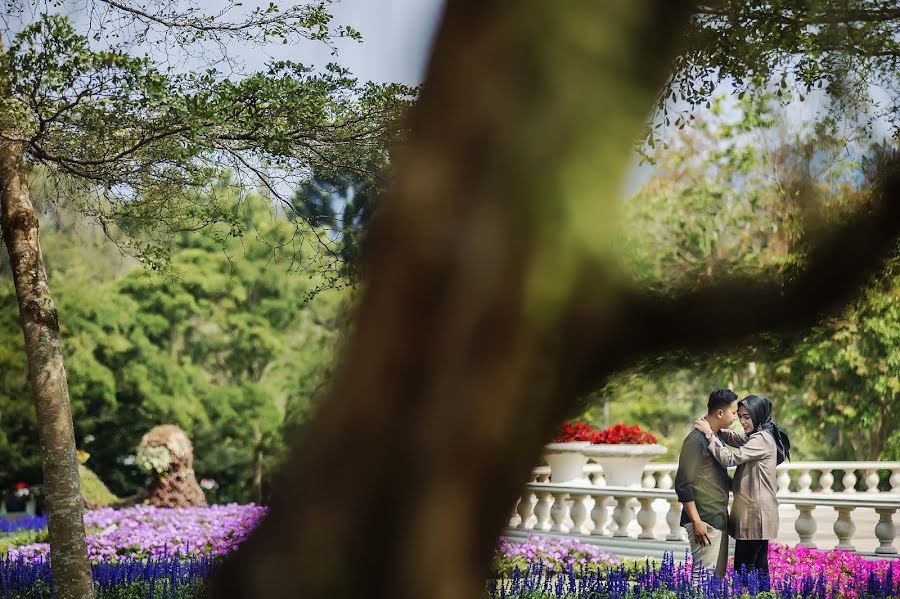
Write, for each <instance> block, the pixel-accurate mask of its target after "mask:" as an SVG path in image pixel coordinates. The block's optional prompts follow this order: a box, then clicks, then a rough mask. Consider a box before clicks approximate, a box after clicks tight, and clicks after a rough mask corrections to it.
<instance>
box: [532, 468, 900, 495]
mask: <svg viewBox="0 0 900 599" xmlns="http://www.w3.org/2000/svg"><path fill="white" fill-rule="evenodd" d="M677 470H678V464H675V463H663V462H659V463H650V464H648V465H647V466H646V467H645V468H644V477H643V480H642V486H643V488H645V489H671V488H673V487H674V484H675V472H676V471H677ZM584 472H585V475H586V476H587V477H588V478H589V479H590V481H591V483H592V484H593V486H595V487H603V486H605V484H606V482H605V480H604V478H603V467H602V466H600V464H595V463H588V464H587V466H585V467H584ZM835 472H840V473H841V476H840V479H837V478H836V476H835ZM777 473H778V474H777V480H776V484H777V486H778V494H779V495H782V494H785V493H800V494H804V493H857V492H864V493H869V494H877V493H890V494H898V495H900V462H785V463H783V464H781V465H780V466H778V469H777ZM883 474H884V475H886V478H887V480H888V485H889V489H887V490H885V491H881V490H879V488H878V486H879V483H880V480H881V477H882V475H883ZM816 475H818V476H816ZM549 478H550V468H549V467H548V466H540V467H538V468H535V469H534V470H533V476H532V482H548V481H549ZM836 480H840V488H839V489H836V488H835V481H836ZM860 481H862V485H859V482H860ZM814 482H815V483H816V484H815V485H814V484H813V483H814ZM857 486H862V487H864V488H863V489H859V490H858V489H857Z"/></svg>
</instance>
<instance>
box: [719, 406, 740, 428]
mask: <svg viewBox="0 0 900 599" xmlns="http://www.w3.org/2000/svg"><path fill="white" fill-rule="evenodd" d="M737 417H738V402H737V400H734V401H733V402H731V403H730V404H729V405H728V407H727V408H725V409H724V410H722V426H723V428H731V425H732V424H734V421H735V420H737Z"/></svg>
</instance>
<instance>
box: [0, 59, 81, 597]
mask: <svg viewBox="0 0 900 599" xmlns="http://www.w3.org/2000/svg"><path fill="white" fill-rule="evenodd" d="M0 51H2V48H0ZM0 185H2V189H0V194H2V195H0V204H2V206H0V208H2V212H0V226H2V230H3V240H4V242H5V244H6V249H7V251H8V252H9V259H10V264H11V267H12V273H13V280H14V282H15V285H16V299H17V302H18V304H19V320H20V322H21V324H22V331H23V333H24V335H25V352H26V355H27V360H28V381H29V383H30V384H31V395H32V398H33V399H34V406H35V411H36V414H37V424H38V435H39V438H40V444H41V459H42V463H43V472H44V490H45V493H46V506H47V516H48V518H49V529H50V546H51V548H52V554H51V567H52V570H53V592H54V596H55V597H58V598H59V599H90V598H91V597H93V596H94V586H93V582H92V580H91V571H90V565H89V562H88V557H87V545H86V544H85V533H84V520H83V518H82V514H83V510H84V502H83V500H82V498H81V489H80V484H79V479H78V461H77V459H76V458H75V433H74V430H73V426H72V410H71V406H70V405H69V389H68V385H67V383H66V371H65V368H64V366H63V356H62V351H61V347H60V340H59V323H58V320H57V313H56V306H55V304H54V303H53V299H52V298H51V297H50V287H49V286H48V284H47V274H46V272H45V271H44V262H43V258H42V256H41V247H40V244H39V242H38V218H37V215H36V214H35V211H34V206H33V205H32V203H31V194H30V192H29V190H28V182H27V180H26V177H25V172H24V168H23V164H22V146H21V144H18V143H13V142H7V143H3V144H2V145H0Z"/></svg>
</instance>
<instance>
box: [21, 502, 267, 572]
mask: <svg viewBox="0 0 900 599" xmlns="http://www.w3.org/2000/svg"><path fill="white" fill-rule="evenodd" d="M264 515H265V508H262V507H259V506H256V505H216V506H210V507H197V508H177V509H167V508H156V507H153V506H137V507H133V508H128V509H121V510H116V509H112V508H104V509H100V510H94V511H90V512H87V513H86V514H85V516H84V524H85V528H86V529H87V531H88V535H87V546H88V557H89V558H90V559H91V561H98V562H99V561H107V562H110V561H112V562H114V561H118V560H121V559H126V558H131V559H142V558H162V557H167V556H175V555H180V556H189V555H195V556H196V555H213V556H221V555H225V554H226V553H229V552H230V551H233V550H234V549H235V548H237V546H238V545H239V544H240V543H241V542H242V541H243V540H244V539H245V538H246V537H247V535H248V534H250V532H251V531H252V530H253V529H254V528H255V527H256V525H257V524H258V523H259V521H260V520H261V519H262V517H263V516H264ZM49 551H50V546H49V545H48V544H47V543H34V544H31V545H24V546H20V547H13V548H11V549H10V550H9V553H8V556H9V558H10V559H12V560H17V559H19V558H21V559H23V560H25V561H31V562H38V561H41V560H43V559H44V558H45V557H46V556H47V555H48V553H49Z"/></svg>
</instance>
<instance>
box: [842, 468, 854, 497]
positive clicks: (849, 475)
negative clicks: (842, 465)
mask: <svg viewBox="0 0 900 599" xmlns="http://www.w3.org/2000/svg"><path fill="white" fill-rule="evenodd" d="M841 482H842V483H844V493H856V470H853V469H852V468H848V469H847V470H845V471H844V478H842V479H841Z"/></svg>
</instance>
